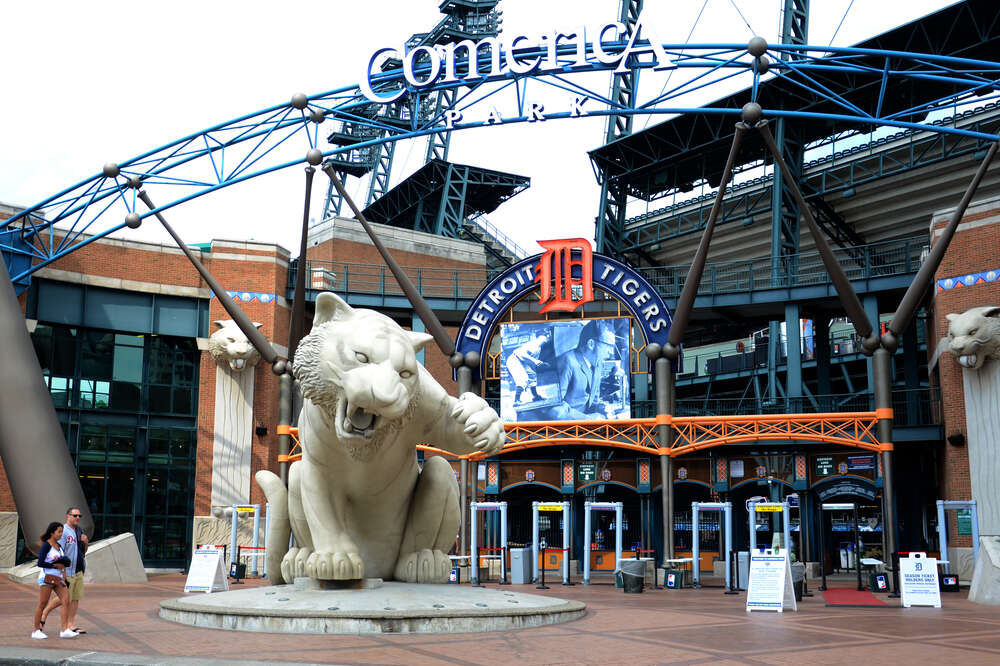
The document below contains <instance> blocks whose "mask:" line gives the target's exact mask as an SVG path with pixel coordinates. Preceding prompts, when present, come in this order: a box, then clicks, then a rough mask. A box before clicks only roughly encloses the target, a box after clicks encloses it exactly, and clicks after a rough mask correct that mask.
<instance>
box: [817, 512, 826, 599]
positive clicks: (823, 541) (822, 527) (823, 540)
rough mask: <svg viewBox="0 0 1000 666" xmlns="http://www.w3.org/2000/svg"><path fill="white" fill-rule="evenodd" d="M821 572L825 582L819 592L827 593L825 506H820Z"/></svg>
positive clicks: (820, 586) (821, 584)
mask: <svg viewBox="0 0 1000 666" xmlns="http://www.w3.org/2000/svg"><path fill="white" fill-rule="evenodd" d="M819 571H820V574H821V575H822V578H823V582H821V583H820V585H819V591H820V592H825V591H826V514H825V513H823V505H822V504H820V505H819Z"/></svg>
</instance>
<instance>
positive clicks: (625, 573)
mask: <svg viewBox="0 0 1000 666" xmlns="http://www.w3.org/2000/svg"><path fill="white" fill-rule="evenodd" d="M621 566H622V568H621V575H622V589H624V591H625V594H641V593H642V588H643V586H644V584H645V582H646V563H645V562H643V561H642V560H622V565H621Z"/></svg>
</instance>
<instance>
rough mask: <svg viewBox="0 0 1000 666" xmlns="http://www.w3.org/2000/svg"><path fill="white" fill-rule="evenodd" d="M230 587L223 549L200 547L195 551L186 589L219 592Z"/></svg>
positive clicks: (188, 590) (185, 585)
mask: <svg viewBox="0 0 1000 666" xmlns="http://www.w3.org/2000/svg"><path fill="white" fill-rule="evenodd" d="M228 589H229V579H228V578H226V571H225V569H223V567H222V551H221V550H218V549H216V548H199V549H198V550H196V551H194V556H193V557H192V558H191V566H190V567H189V568H188V577H187V581H186V582H185V583H184V591H185V592H218V591H220V590H228Z"/></svg>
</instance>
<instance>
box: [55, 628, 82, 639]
mask: <svg viewBox="0 0 1000 666" xmlns="http://www.w3.org/2000/svg"><path fill="white" fill-rule="evenodd" d="M79 635H80V634H78V633H76V632H75V631H73V630H72V629H67V630H66V631H60V632H59V638H76V637H77V636H79Z"/></svg>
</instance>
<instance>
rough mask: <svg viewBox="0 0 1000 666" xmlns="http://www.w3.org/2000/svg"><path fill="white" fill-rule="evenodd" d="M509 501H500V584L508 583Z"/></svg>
mask: <svg viewBox="0 0 1000 666" xmlns="http://www.w3.org/2000/svg"><path fill="white" fill-rule="evenodd" d="M509 582H510V581H508V580H507V502H500V584H501V585H507V584H508V583H509Z"/></svg>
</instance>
